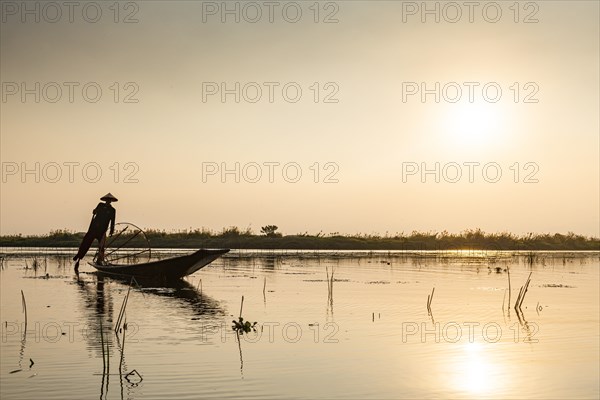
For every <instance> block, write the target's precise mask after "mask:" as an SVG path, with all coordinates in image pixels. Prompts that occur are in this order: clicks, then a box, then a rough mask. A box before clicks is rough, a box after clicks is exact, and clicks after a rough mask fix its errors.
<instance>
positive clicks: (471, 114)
mask: <svg viewBox="0 0 600 400" xmlns="http://www.w3.org/2000/svg"><path fill="white" fill-rule="evenodd" d="M501 115H502V110H501V106H500V105H499V104H497V103H487V102H472V103H470V102H467V103H456V104H449V105H448V107H447V108H446V110H445V115H444V117H443V118H441V127H440V129H441V130H442V131H443V134H444V137H445V142H447V143H448V144H450V145H453V146H458V147H461V148H468V149H477V150H481V149H484V148H486V147H489V146H492V145H494V142H496V141H497V140H498V138H499V136H500V133H501V130H502V125H503V121H502V118H501Z"/></svg>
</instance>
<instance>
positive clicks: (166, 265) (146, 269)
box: [89, 249, 229, 279]
mask: <svg viewBox="0 0 600 400" xmlns="http://www.w3.org/2000/svg"><path fill="white" fill-rule="evenodd" d="M227 252H229V249H220V250H205V249H200V250H198V251H196V252H194V253H192V254H188V255H185V256H180V257H173V258H166V259H164V260H158V261H151V262H147V263H141V264H98V263H96V262H91V263H89V264H90V265H91V266H92V267H94V268H96V269H97V270H98V271H101V272H104V273H106V274H111V275H120V276H135V277H142V278H166V279H179V278H183V277H184V276H187V275H191V274H193V273H194V272H196V271H198V270H199V269H200V268H202V267H204V266H206V265H208V264H210V263H211V262H213V261H214V260H216V259H217V258H219V257H220V256H221V255H223V254H225V253H227Z"/></svg>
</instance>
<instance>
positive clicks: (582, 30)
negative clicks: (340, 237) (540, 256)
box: [0, 1, 600, 236]
mask: <svg viewBox="0 0 600 400" xmlns="http://www.w3.org/2000/svg"><path fill="white" fill-rule="evenodd" d="M0 4H1V6H2V20H1V25H0V46H1V54H0V73H1V81H2V99H1V103H0V106H1V122H0V128H1V139H0V144H1V151H0V155H1V161H2V187H1V188H2V189H1V193H0V202H1V204H0V219H1V221H0V233H1V234H12V233H24V234H30V233H46V232H48V231H50V230H52V229H57V228H67V229H70V230H76V231H83V230H85V229H86V228H87V224H88V222H89V218H90V215H91V210H92V209H93V208H94V207H95V205H96V203H97V202H98V200H99V197H101V196H102V195H104V194H105V193H106V192H111V193H113V194H114V195H115V196H116V197H118V198H119V202H118V203H116V208H117V219H118V220H119V221H126V222H132V223H135V224H137V225H140V226H142V227H147V228H161V229H162V228H164V229H167V230H170V229H184V228H190V227H191V228H198V227H206V228H210V229H216V230H219V229H221V228H222V227H225V226H231V225H235V226H239V227H241V228H246V227H248V226H250V227H251V228H252V229H254V231H259V230H260V227H261V226H263V225H267V224H275V225H278V226H279V227H280V230H281V231H283V232H284V233H288V234H293V233H298V232H305V231H308V232H310V233H315V232H319V231H321V230H322V231H324V232H326V233H327V232H341V233H356V232H363V233H375V232H378V233H380V234H384V233H385V232H389V233H395V232H402V231H404V232H411V231H412V230H435V231H442V230H448V231H451V232H459V231H461V230H463V229H468V228H477V227H479V228H481V229H483V230H485V231H489V232H495V231H511V232H515V233H518V234H521V233H525V232H563V233H566V232H568V231H574V232H576V233H581V234H585V235H594V236H598V235H599V234H600V228H599V226H600V215H599V209H600V198H599V191H600V187H599V185H600V184H599V181H600V176H599V159H600V155H599V132H600V127H599V106H600V105H599V101H598V99H599V72H598V71H599V70H600V65H599V37H600V34H599V33H600V32H599V3H598V2H597V1H538V2H518V3H515V2H513V1H499V2H474V3H469V4H472V6H468V5H465V3H464V2H456V3H454V2H427V3H422V2H420V1H419V2H401V1H398V2H394V1H337V2H319V3H315V2H313V1H297V2H277V1H275V2H272V3H269V2H261V1H259V2H235V1H231V2H227V3H226V4H225V3H223V2H200V1H198V2H194V1H138V2H126V1H123V2H119V3H116V4H117V5H116V6H115V3H114V2H76V4H75V5H72V6H69V5H68V4H65V2H60V1H59V2H51V3H48V2H35V1H32V2H10V1H8V2H7V1H3V2H1V3H0ZM423 4H425V5H423ZM436 19H437V21H436ZM98 173H101V175H99V174H98Z"/></svg>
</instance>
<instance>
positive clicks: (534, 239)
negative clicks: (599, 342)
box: [0, 228, 600, 251]
mask: <svg viewBox="0 0 600 400" xmlns="http://www.w3.org/2000/svg"><path fill="white" fill-rule="evenodd" d="M145 233H146V236H147V237H148V240H149V242H150V246H151V247H152V248H156V249H159V248H181V249H188V248H189V249H191V248H203V247H204V248H233V249H254V250H256V249H264V250H276V249H287V250H408V251H410V250H413V251H417V250H566V251H572V250H595V251H600V239H598V238H592V237H586V236H582V235H577V234H574V233H568V234H558V233H556V234H530V235H524V236H517V235H513V234H510V233H493V234H492V233H489V234H488V233H484V232H482V231H480V230H469V231H465V232H462V233H460V234H450V233H447V232H442V233H430V232H426V233H421V232H413V233H412V234H410V235H407V236H404V235H396V236H393V237H390V236H377V235H327V236H322V235H320V234H319V235H309V234H300V235H285V236H283V235H281V234H271V235H256V234H252V233H251V232H241V231H239V230H238V229H237V228H229V229H227V230H223V231H222V232H220V233H213V232H208V231H199V230H195V231H185V232H171V233H167V232H165V231H158V230H147V231H145ZM82 237H83V233H74V232H68V231H54V232H51V233H49V234H47V235H30V236H22V235H5V236H0V247H57V248H58V247H78V246H79V243H80V242H81V239H82ZM145 244H146V243H143V244H141V243H138V242H135V241H134V242H131V243H130V244H129V245H127V246H125V247H140V245H142V247H143V245H145Z"/></svg>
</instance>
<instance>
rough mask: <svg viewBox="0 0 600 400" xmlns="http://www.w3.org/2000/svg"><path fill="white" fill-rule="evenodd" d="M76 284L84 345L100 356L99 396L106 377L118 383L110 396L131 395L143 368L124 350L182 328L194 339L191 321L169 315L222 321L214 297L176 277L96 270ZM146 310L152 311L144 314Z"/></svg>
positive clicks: (202, 321)
mask: <svg viewBox="0 0 600 400" xmlns="http://www.w3.org/2000/svg"><path fill="white" fill-rule="evenodd" d="M75 282H76V284H77V287H78V288H79V293H80V294H81V297H82V300H83V301H82V302H81V304H83V313H84V320H85V324H86V332H87V333H86V334H85V335H84V339H85V341H86V342H87V348H88V350H90V351H91V352H92V354H93V355H92V357H93V358H96V359H98V360H100V359H102V370H100V368H99V370H98V373H97V375H99V376H100V375H101V376H102V378H101V389H100V398H101V399H102V398H105V397H107V396H108V393H109V383H110V381H111V377H112V379H113V380H114V379H118V383H119V385H118V386H117V388H114V387H113V388H112V389H111V397H112V395H114V390H120V395H121V398H135V397H136V396H135V392H136V388H137V387H138V386H139V385H140V384H141V383H142V381H143V375H144V372H143V371H138V370H137V369H136V366H135V365H128V363H127V360H126V351H125V350H126V349H128V350H129V352H132V351H133V352H134V353H135V351H136V347H138V346H140V345H143V346H146V345H147V344H149V343H152V342H153V341H155V340H158V341H164V340H165V337H168V336H169V335H168V334H169V333H177V334H181V332H182V330H190V332H188V338H189V339H190V340H197V339H198V334H199V330H198V329H197V328H194V325H193V324H192V325H190V324H187V326H178V325H179V324H176V323H174V322H173V321H170V319H171V318H172V317H173V315H177V318H178V319H179V320H180V319H181V316H182V315H186V314H187V318H185V319H184V320H187V321H189V320H200V321H199V324H205V325H214V326H218V325H219V324H221V321H222V318H223V316H224V315H225V311H224V310H223V309H222V308H221V306H220V305H219V302H218V301H216V300H215V299H213V298H212V297H210V296H207V295H206V294H204V293H202V292H201V290H200V289H198V288H196V287H194V286H193V285H191V284H190V283H188V282H186V281H184V280H181V279H179V280H164V279H160V278H159V279H155V278H154V279H149V278H131V277H124V276H123V277H121V276H117V275H108V274H104V273H102V272H96V273H90V274H81V275H78V277H77V279H76V281H75ZM149 308H151V309H152V313H148V312H147V311H148V309H149ZM128 313H129V315H130V318H129V319H128V317H127V314H128ZM149 314H150V315H149ZM140 327H143V331H144V332H143V334H140V330H141V328H140ZM141 342H143V343H141ZM98 365H100V363H99V364H98Z"/></svg>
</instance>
